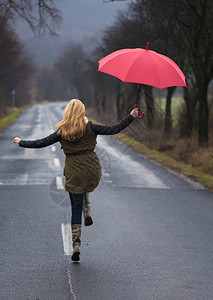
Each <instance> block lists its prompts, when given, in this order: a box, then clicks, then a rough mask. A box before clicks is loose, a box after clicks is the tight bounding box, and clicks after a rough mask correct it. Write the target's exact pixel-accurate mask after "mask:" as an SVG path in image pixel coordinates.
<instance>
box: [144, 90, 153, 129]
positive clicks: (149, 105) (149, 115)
mask: <svg viewBox="0 0 213 300" xmlns="http://www.w3.org/2000/svg"><path fill="white" fill-rule="evenodd" d="M144 92H145V102H146V111H147V112H146V120H147V126H148V127H149V128H152V126H153V122H154V111H155V106H154V99H153V95H152V86H149V85H144Z"/></svg>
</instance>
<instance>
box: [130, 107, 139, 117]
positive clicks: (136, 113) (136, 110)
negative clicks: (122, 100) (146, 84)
mask: <svg viewBox="0 0 213 300" xmlns="http://www.w3.org/2000/svg"><path fill="white" fill-rule="evenodd" d="M130 115H131V116H133V118H136V117H137V116H138V107H136V108H134V109H133V110H132V111H131V113H130Z"/></svg>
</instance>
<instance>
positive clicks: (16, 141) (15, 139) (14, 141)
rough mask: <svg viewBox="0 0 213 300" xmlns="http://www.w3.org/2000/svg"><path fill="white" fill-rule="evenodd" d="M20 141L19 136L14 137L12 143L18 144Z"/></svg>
mask: <svg viewBox="0 0 213 300" xmlns="http://www.w3.org/2000/svg"><path fill="white" fill-rule="evenodd" d="M20 141H21V139H20V138H19V137H15V138H14V139H13V143H14V144H15V143H17V144H19V142H20Z"/></svg>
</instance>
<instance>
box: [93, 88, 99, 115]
mask: <svg viewBox="0 0 213 300" xmlns="http://www.w3.org/2000/svg"><path fill="white" fill-rule="evenodd" d="M94 98H95V99H94V100H95V108H96V110H97V112H98V114H99V115H100V103H99V97H98V92H97V88H96V87H95V93H94Z"/></svg>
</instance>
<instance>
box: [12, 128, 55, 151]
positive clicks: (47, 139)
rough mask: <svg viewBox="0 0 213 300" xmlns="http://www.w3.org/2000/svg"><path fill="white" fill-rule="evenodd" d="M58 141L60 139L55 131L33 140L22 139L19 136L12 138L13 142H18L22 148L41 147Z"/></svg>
mask: <svg viewBox="0 0 213 300" xmlns="http://www.w3.org/2000/svg"><path fill="white" fill-rule="evenodd" d="M59 141H60V135H58V134H57V131H55V132H54V133H52V134H50V135H48V136H47V137H45V138H42V139H38V140H35V141H23V140H22V139H20V138H19V137H15V138H14V139H13V143H14V144H15V143H17V144H19V146H20V147H24V148H43V147H47V146H50V145H52V144H54V143H57V142H59Z"/></svg>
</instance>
